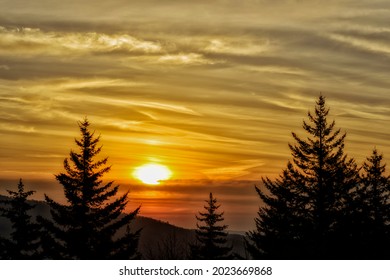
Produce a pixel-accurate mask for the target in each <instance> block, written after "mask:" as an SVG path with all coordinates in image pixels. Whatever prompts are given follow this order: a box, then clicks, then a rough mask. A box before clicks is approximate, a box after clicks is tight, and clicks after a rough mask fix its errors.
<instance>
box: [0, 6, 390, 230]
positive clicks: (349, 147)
mask: <svg viewBox="0 0 390 280" xmlns="http://www.w3.org/2000/svg"><path fill="white" fill-rule="evenodd" d="M238 3H239V4H238ZM389 9H390V4H389V3H388V2H386V1H377V0H374V1H368V0H363V1H359V2H358V3H357V2H356V1H347V0H341V1H340V0H339V1H336V0H330V1H327V4H326V5H323V2H322V1H316V0H314V1H306V0H304V1H293V0H282V1H258V0H244V1H233V0H216V1H203V0H200V1H186V0H185V1H157V0H145V1H140V0H136V1H131V4H129V2H128V1H123V0H114V1H100V0H95V1H73V0H71V1H59V0H54V1H53V0H51V1H48V0H36V1H27V0H20V1H11V0H3V1H2V9H1V10H0V147H1V150H0V193H1V194H4V193H5V192H4V189H5V188H12V186H14V187H16V185H17V181H18V179H19V178H20V177H22V178H23V179H24V180H25V181H26V182H28V183H29V184H30V186H31V187H32V188H35V189H38V190H40V191H39V192H38V193H37V198H38V199H42V197H43V192H47V193H49V194H53V195H55V196H58V198H59V197H60V192H61V188H60V187H59V186H57V185H56V182H55V180H54V176H53V174H56V173H58V172H60V171H62V161H63V159H64V158H65V157H66V156H67V155H68V153H69V150H70V149H72V148H74V147H75V146H74V143H73V139H74V138H75V137H78V128H77V121H79V120H81V119H83V118H84V117H85V116H88V118H89V120H90V121H91V123H92V125H93V128H94V129H96V132H97V133H99V134H101V141H102V144H103V145H104V148H103V151H102V156H109V162H110V164H112V171H111V172H110V173H109V174H108V176H107V177H106V179H114V180H116V181H117V182H118V183H120V184H121V188H122V189H123V190H125V189H127V188H130V189H131V190H132V192H131V197H132V198H133V200H132V202H131V204H130V208H131V206H133V207H136V206H137V205H138V204H140V203H142V214H144V215H149V216H154V217H158V218H160V219H162V220H168V221H170V222H172V223H177V224H179V225H182V226H187V227H190V226H191V225H193V226H194V222H195V221H194V219H193V217H194V215H195V213H196V211H198V210H201V209H202V205H203V200H204V199H207V195H208V192H209V191H213V192H214V193H215V196H216V197H217V198H219V199H220V201H221V203H222V205H223V207H225V212H226V220H227V221H228V222H229V224H231V225H232V229H241V230H242V229H248V228H251V227H253V218H254V217H255V215H256V210H257V207H258V199H257V197H256V194H255V192H254V189H253V185H254V182H258V181H259V179H260V178H261V177H262V176H270V177H275V176H277V174H279V173H280V171H281V169H282V168H283V167H284V166H285V164H286V162H287V160H288V159H289V158H290V153H289V150H288V145H287V144H288V142H291V141H292V137H291V134H290V133H291V131H295V132H296V133H298V134H300V135H303V131H302V129H301V124H302V120H303V119H304V118H305V116H306V113H307V111H308V110H309V109H312V108H313V106H314V102H315V100H316V98H317V97H318V95H319V94H320V92H322V93H323V94H324V95H325V96H326V97H327V102H328V105H329V106H330V107H331V112H330V118H331V119H335V120H336V125H337V127H338V128H341V129H342V130H343V131H346V132H347V139H346V151H347V152H348V154H349V155H350V156H352V157H354V158H355V159H356V161H357V162H358V164H361V163H362V161H363V160H364V158H365V157H366V156H368V155H369V154H370V153H371V150H372V149H373V147H374V146H376V147H377V148H378V150H380V151H382V152H383V153H384V155H385V159H387V158H389V155H390V146H389V144H388V143H389V139H390V129H389V126H388V123H389V121H390V106H389V104H390V95H389V93H388V90H389V88H390V80H389V79H388V77H389V74H390V63H389V62H390V61H389V59H390V58H389V54H390V39H389V38H390V36H389V33H390V30H389V27H388V11H389ZM148 162H155V163H160V164H163V165H166V166H169V167H170V168H171V169H172V171H173V177H172V181H171V182H169V183H168V184H167V185H160V186H154V187H148V186H145V185H142V184H140V183H139V182H137V181H134V178H132V176H131V174H132V173H133V171H134V168H136V167H137V166H139V165H142V164H145V163H148ZM26 185H27V184H26ZM243 217H245V218H243Z"/></svg>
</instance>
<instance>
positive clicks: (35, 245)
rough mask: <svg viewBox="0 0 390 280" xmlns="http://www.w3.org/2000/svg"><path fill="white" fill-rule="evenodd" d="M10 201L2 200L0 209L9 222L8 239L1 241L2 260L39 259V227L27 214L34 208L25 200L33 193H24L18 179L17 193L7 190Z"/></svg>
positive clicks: (22, 185)
mask: <svg viewBox="0 0 390 280" xmlns="http://www.w3.org/2000/svg"><path fill="white" fill-rule="evenodd" d="M7 192H8V193H9V195H10V199H7V200H2V201H1V203H2V204H4V205H5V207H1V208H0V212H1V214H2V215H3V216H4V217H6V218H8V219H9V220H10V221H11V225H12V232H11V238H10V239H2V243H3V250H4V251H3V258H7V259H13V260H25V259H38V258H40V240H39V239H40V227H39V225H38V224H37V223H35V222H34V221H33V219H32V217H31V215H30V214H29V211H30V210H31V209H33V208H34V206H32V205H31V204H29V203H28V202H27V198H28V197H29V196H31V195H33V193H34V192H35V191H25V190H24V184H23V182H22V179H20V181H19V184H18V190H17V191H10V190H7Z"/></svg>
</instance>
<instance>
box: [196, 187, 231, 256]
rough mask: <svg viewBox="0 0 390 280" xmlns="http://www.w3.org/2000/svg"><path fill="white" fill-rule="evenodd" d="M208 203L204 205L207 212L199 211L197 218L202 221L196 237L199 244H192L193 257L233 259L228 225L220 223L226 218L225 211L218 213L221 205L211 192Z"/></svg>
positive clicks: (198, 226)
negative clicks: (228, 240)
mask: <svg viewBox="0 0 390 280" xmlns="http://www.w3.org/2000/svg"><path fill="white" fill-rule="evenodd" d="M206 203H207V205H206V206H204V208H205V210H206V212H199V215H200V216H196V219H197V220H198V221H199V222H201V223H202V225H199V223H197V224H196V225H197V230H196V239H197V244H193V245H191V259H201V260H218V259H231V258H232V254H231V250H232V247H231V246H228V245H227V232H226V231H225V230H226V229H227V225H219V223H220V222H222V221H223V220H224V218H223V214H224V213H223V212H222V213H218V212H217V210H218V208H219V207H220V205H217V199H216V198H214V197H213V194H212V193H210V196H209V200H206Z"/></svg>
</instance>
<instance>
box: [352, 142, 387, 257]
mask: <svg viewBox="0 0 390 280" xmlns="http://www.w3.org/2000/svg"><path fill="white" fill-rule="evenodd" d="M362 169H363V173H362V176H361V184H360V190H359V191H360V199H361V201H360V202H361V203H360V205H359V206H360V209H361V211H362V221H363V225H362V228H360V233H361V236H360V237H361V238H362V239H363V240H364V243H363V244H362V246H359V251H360V252H361V255H362V257H364V258H369V259H388V258H389V256H390V232H389V222H390V176H386V175H385V174H386V164H384V163H383V155H382V154H379V153H378V151H377V149H374V150H373V152H372V155H371V156H370V157H368V158H367V160H366V161H365V162H364V163H363V168H362Z"/></svg>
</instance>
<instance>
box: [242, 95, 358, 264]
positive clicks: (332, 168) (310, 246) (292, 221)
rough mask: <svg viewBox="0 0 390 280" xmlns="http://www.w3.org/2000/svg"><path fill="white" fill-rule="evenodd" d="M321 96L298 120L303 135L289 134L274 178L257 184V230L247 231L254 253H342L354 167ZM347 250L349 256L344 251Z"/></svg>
mask: <svg viewBox="0 0 390 280" xmlns="http://www.w3.org/2000/svg"><path fill="white" fill-rule="evenodd" d="M328 113H329V109H327V108H326V106H325V98H324V97H323V96H322V95H321V96H320V97H319V99H318V101H317V102H316V106H315V113H314V115H313V114H312V113H310V112H309V113H308V118H309V122H307V121H304V122H303V128H304V130H305V131H306V132H307V133H308V135H309V136H308V137H307V139H305V140H303V139H301V138H300V137H298V136H297V134H295V133H292V135H293V138H294V140H295V141H296V142H297V144H295V145H291V144H289V147H290V150H291V153H292V157H293V159H292V162H289V163H288V164H287V168H286V169H285V170H284V171H283V174H282V175H281V176H280V177H279V179H277V180H275V182H272V181H271V180H270V179H268V178H265V179H263V183H264V187H265V190H262V189H260V188H256V191H257V192H258V194H259V196H260V198H261V199H262V200H263V201H264V203H265V206H263V207H261V208H260V210H259V213H258V218H257V219H256V220H255V221H256V230H255V231H252V232H249V233H248V238H249V241H248V247H249V248H248V249H249V251H250V252H251V253H252V256H253V257H254V258H260V257H266V258H284V259H302V258H315V259H333V258H347V257H348V256H349V255H348V254H349V252H350V247H349V243H348V241H349V238H350V234H351V233H350V226H349V223H350V222H351V221H350V220H351V216H352V214H351V213H352V212H353V208H352V207H353V205H354V191H355V188H356V185H357V180H358V169H357V166H356V164H355V162H354V160H353V159H347V156H346V155H345V154H344V139H345V134H341V132H340V130H334V126H335V122H334V121H333V122H331V123H330V124H328V122H327V115H328ZM347 255H348V256H347Z"/></svg>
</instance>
